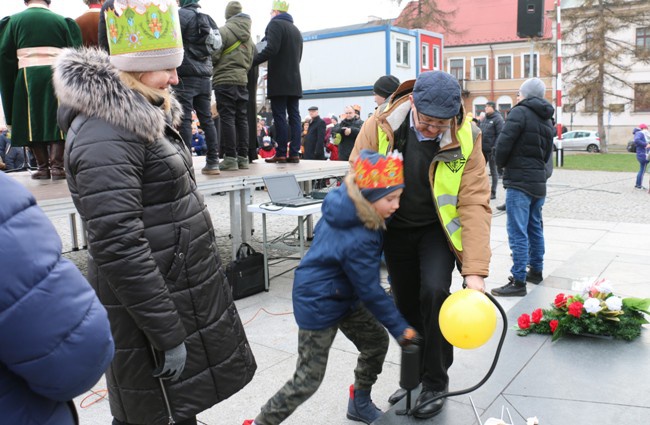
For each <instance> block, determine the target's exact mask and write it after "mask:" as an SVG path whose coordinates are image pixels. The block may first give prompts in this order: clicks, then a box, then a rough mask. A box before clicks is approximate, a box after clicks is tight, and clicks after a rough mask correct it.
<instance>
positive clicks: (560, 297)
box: [554, 294, 566, 308]
mask: <svg viewBox="0 0 650 425" xmlns="http://www.w3.org/2000/svg"><path fill="white" fill-rule="evenodd" d="M554 304H555V307H557V308H562V307H564V306H565V305H566V296H565V295H564V294H557V296H556V297H555V302H554Z"/></svg>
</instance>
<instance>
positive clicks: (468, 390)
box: [411, 292, 508, 411]
mask: <svg viewBox="0 0 650 425" xmlns="http://www.w3.org/2000/svg"><path fill="white" fill-rule="evenodd" d="M485 295H486V296H487V297H488V298H489V300H490V301H492V303H493V304H494V305H495V306H496V307H497V309H498V310H499V312H500V313H501V317H503V329H502V330H501V338H500V339H499V344H498V345H497V350H496V353H495V354H494V360H493V361H492V366H490V370H488V372H487V374H486V375H485V376H484V377H483V379H481V380H480V381H479V383H478V384H476V385H474V386H473V387H470V388H466V389H464V390H458V391H449V392H446V393H443V394H439V395H437V396H435V397H434V398H432V399H430V400H427V401H426V402H424V403H421V404H419V405H418V406H417V407H414V408H413V409H415V408H417V409H421V408H423V407H425V406H428V405H430V404H431V403H433V402H435V401H438V400H440V399H441V398H447V397H453V396H457V395H463V394H467V393H471V392H472V391H475V390H476V389H478V388H479V387H481V386H482V385H483V384H485V382H486V381H487V380H488V379H489V378H490V376H492V373H493V372H494V369H495V368H496V367H497V362H498V361H499V354H501V348H503V343H504V342H505V340H506V333H507V332H508V318H507V317H506V312H505V310H504V309H503V307H501V304H499V302H498V301H497V300H496V299H495V298H494V297H493V296H492V295H490V294H488V293H487V292H486V293H485ZM413 409H411V411H412V410H413Z"/></svg>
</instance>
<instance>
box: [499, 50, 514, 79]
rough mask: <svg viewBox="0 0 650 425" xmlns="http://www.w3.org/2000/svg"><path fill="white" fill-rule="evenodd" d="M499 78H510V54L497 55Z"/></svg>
mask: <svg viewBox="0 0 650 425" xmlns="http://www.w3.org/2000/svg"><path fill="white" fill-rule="evenodd" d="M497 67H498V71H497V72H498V74H497V78H498V79H499V80H509V79H511V78H512V56H499V57H498V58H497Z"/></svg>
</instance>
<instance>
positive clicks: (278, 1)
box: [273, 0, 289, 12]
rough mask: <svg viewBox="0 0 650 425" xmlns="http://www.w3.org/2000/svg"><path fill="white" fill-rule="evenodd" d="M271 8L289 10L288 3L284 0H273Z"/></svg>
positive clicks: (281, 10)
mask: <svg viewBox="0 0 650 425" xmlns="http://www.w3.org/2000/svg"><path fill="white" fill-rule="evenodd" d="M273 10H278V11H280V12H288V11H289V3H287V2H286V1H284V0H273Z"/></svg>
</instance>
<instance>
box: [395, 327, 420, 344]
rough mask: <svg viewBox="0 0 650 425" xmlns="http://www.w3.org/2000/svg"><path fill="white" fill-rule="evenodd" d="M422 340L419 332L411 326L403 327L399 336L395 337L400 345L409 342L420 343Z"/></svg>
mask: <svg viewBox="0 0 650 425" xmlns="http://www.w3.org/2000/svg"><path fill="white" fill-rule="evenodd" d="M423 342H424V340H423V339H422V337H421V336H420V334H419V333H418V332H417V331H416V330H415V329H413V328H406V329H404V332H402V335H400V336H399V338H397V343H398V344H399V345H401V346H402V347H406V346H408V345H411V344H415V345H422V343H423Z"/></svg>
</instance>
